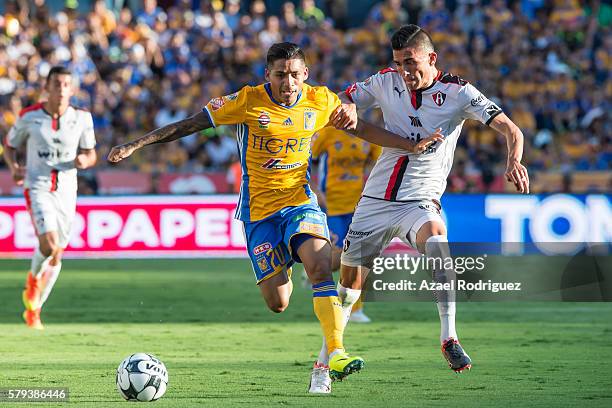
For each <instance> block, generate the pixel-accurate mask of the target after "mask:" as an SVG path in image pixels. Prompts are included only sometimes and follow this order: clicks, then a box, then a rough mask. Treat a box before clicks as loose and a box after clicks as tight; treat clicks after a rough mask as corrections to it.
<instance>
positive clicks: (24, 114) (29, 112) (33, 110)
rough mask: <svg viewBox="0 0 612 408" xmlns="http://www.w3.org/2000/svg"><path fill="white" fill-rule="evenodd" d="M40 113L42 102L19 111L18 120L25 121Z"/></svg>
mask: <svg viewBox="0 0 612 408" xmlns="http://www.w3.org/2000/svg"><path fill="white" fill-rule="evenodd" d="M40 113H44V110H43V104H42V102H38V103H35V104H33V105H30V106H26V107H25V108H23V109H22V110H21V111H19V119H21V120H25V119H27V118H28V117H30V116H33V115H37V114H40Z"/></svg>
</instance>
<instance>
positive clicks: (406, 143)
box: [343, 119, 444, 153]
mask: <svg viewBox="0 0 612 408" xmlns="http://www.w3.org/2000/svg"><path fill="white" fill-rule="evenodd" d="M343 130H345V131H346V132H348V133H350V134H352V135H355V136H357V137H359V138H361V139H363V140H365V141H368V142H370V143H374V144H376V145H379V146H382V147H393V148H397V149H404V150H407V151H408V152H410V153H423V152H424V151H425V150H427V148H428V147H429V146H431V145H432V144H433V143H435V142H442V141H443V140H444V135H442V133H440V132H441V131H442V129H440V128H438V129H436V131H435V132H434V133H432V134H431V135H429V136H427V137H426V138H424V139H423V140H421V141H419V142H418V143H415V142H413V141H411V140H409V139H405V138H403V137H401V136H399V135H396V134H395V133H391V132H389V131H388V130H385V129H383V128H380V127H378V126H375V125H373V124H371V123H368V122H366V121H363V120H361V119H360V120H359V121H358V122H357V127H356V128H355V129H352V130H350V129H343Z"/></svg>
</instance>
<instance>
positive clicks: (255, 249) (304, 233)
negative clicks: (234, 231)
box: [108, 43, 440, 379]
mask: <svg viewBox="0 0 612 408" xmlns="http://www.w3.org/2000/svg"><path fill="white" fill-rule="evenodd" d="M265 75H266V80H268V81H269V82H268V83H266V84H263V85H259V86H256V87H251V86H245V87H244V88H242V89H241V90H240V91H238V92H236V93H234V94H231V95H227V96H223V97H218V98H214V99H212V100H211V101H210V102H209V103H208V104H207V105H206V106H205V107H204V109H202V111H201V112H199V113H197V114H195V115H193V116H191V117H189V118H187V119H184V120H181V121H178V122H174V123H172V124H169V125H167V126H164V127H162V128H159V129H156V130H154V131H152V132H150V133H148V134H146V135H145V136H142V137H141V138H139V139H136V140H134V141H131V142H128V143H125V144H123V145H120V146H115V147H113V149H112V150H111V152H110V153H109V156H108V159H109V161H111V162H118V161H120V160H122V159H124V158H126V157H128V156H130V155H131V154H132V153H133V152H134V151H135V150H137V149H140V148H141V147H143V146H146V145H148V144H151V143H159V142H169V141H172V140H176V139H178V138H181V137H184V136H187V135H190V134H192V133H194V132H197V131H200V130H202V129H206V128H210V127H214V126H218V125H229V124H236V125H237V133H238V146H239V150H240V161H241V164H242V185H241V189H240V196H239V203H238V208H237V211H236V217H237V218H238V219H240V220H242V221H243V223H244V232H245V236H246V242H247V249H248V253H249V257H250V258H251V263H252V266H253V271H254V272H255V277H256V281H257V284H258V286H259V289H260V291H261V293H262V296H263V298H264V300H265V301H266V304H267V305H268V307H269V308H270V309H271V310H272V311H274V312H277V313H280V312H282V311H283V310H285V309H286V308H287V306H288V305H289V298H290V296H291V292H292V290H293V285H292V283H291V265H292V264H293V263H294V262H302V263H303V264H304V267H305V270H306V273H307V274H308V277H309V278H310V281H311V283H312V290H313V303H314V311H315V314H316V316H317V318H318V319H319V321H320V323H321V327H322V330H323V334H324V337H325V339H326V344H327V348H326V353H327V354H328V355H329V360H330V361H329V369H328V371H327V378H330V376H331V377H332V378H336V379H342V378H344V377H345V376H347V375H349V374H351V373H352V372H356V371H359V370H361V368H362V367H363V365H364V362H363V359H361V358H360V357H351V356H349V355H348V354H347V353H346V352H345V350H344V346H343V341H342V340H343V339H342V337H343V336H342V329H343V327H344V322H343V321H342V307H341V305H340V303H339V301H338V294H337V292H336V287H335V284H334V281H333V277H332V273H331V246H330V242H329V231H328V228H327V224H326V219H325V214H324V213H323V212H322V211H321V209H320V208H319V206H318V204H317V199H316V196H315V194H314V193H313V192H312V191H311V189H310V187H309V185H308V181H309V179H310V166H309V160H310V144H311V139H312V135H313V134H314V133H315V132H317V131H319V130H321V129H322V128H323V127H325V126H326V125H327V124H328V123H329V122H330V119H335V118H334V115H335V114H336V113H337V112H338V109H337V108H339V107H340V105H341V104H340V100H339V99H338V96H337V95H336V94H334V93H332V92H331V91H330V90H329V89H327V88H326V87H324V86H320V87H312V86H309V85H307V84H305V83H304V81H305V80H306V79H308V68H307V67H306V64H305V58H304V53H303V51H302V50H301V49H300V48H299V47H298V46H297V45H295V44H292V43H278V44H274V45H272V46H271V47H270V49H269V50H268V53H267V61H266V70H265ZM337 122H339V125H338V126H342V122H343V121H341V120H340V121H337ZM347 122H348V121H347ZM352 131H353V132H358V133H359V134H360V135H361V134H364V135H368V136H367V137H368V139H369V141H371V142H375V143H377V144H380V145H385V146H393V147H395V148H399V149H406V150H410V151H412V150H415V149H421V150H423V149H425V148H426V147H427V146H428V145H429V144H431V143H433V141H434V140H440V135H432V136H431V137H430V138H428V139H427V140H426V141H424V143H420V144H416V143H414V142H412V141H409V140H406V139H404V138H402V137H399V136H397V135H394V134H392V133H389V132H386V131H384V130H383V129H380V128H377V127H375V126H373V125H369V124H367V123H364V122H362V121H359V122H356V121H355V122H354V123H353V124H352Z"/></svg>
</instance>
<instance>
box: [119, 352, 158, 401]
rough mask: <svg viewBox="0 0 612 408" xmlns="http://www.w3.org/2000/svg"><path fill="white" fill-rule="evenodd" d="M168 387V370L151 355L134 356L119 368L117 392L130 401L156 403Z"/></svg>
mask: <svg viewBox="0 0 612 408" xmlns="http://www.w3.org/2000/svg"><path fill="white" fill-rule="evenodd" d="M167 386H168V370H166V366H165V365H164V363H162V362H161V361H160V360H159V359H158V358H156V357H155V356H153V355H151V354H146V353H136V354H132V355H131V356H129V357H128V358H126V359H125V360H123V361H122V362H121V364H119V367H117V390H119V394H121V396H122V397H123V398H125V399H126V400H128V401H155V400H157V399H159V398H161V396H162V395H164V393H165V392H166V387H167Z"/></svg>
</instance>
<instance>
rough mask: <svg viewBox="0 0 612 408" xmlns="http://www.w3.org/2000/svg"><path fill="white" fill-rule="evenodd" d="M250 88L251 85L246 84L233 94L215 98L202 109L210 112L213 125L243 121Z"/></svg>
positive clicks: (233, 123)
mask: <svg viewBox="0 0 612 408" xmlns="http://www.w3.org/2000/svg"><path fill="white" fill-rule="evenodd" d="M250 89H251V87H250V86H245V87H244V88H242V89H241V90H240V91H238V92H235V93H233V94H231V95H226V96H220V97H218V98H213V99H211V100H210V102H208V103H207V104H206V106H205V107H204V109H202V110H203V111H204V112H206V113H208V116H209V117H210V119H211V120H210V121H211V123H212V124H213V126H219V125H235V124H239V123H243V122H244V121H245V118H246V108H247V96H248V93H249V91H250Z"/></svg>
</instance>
